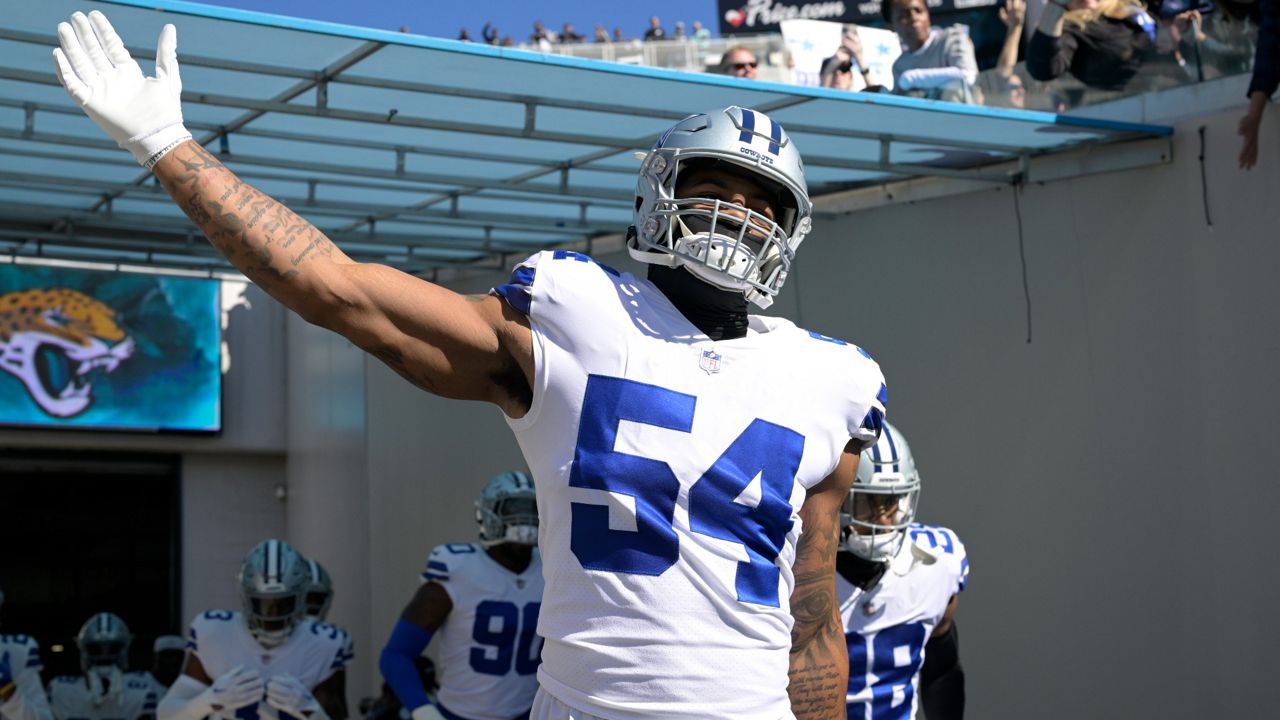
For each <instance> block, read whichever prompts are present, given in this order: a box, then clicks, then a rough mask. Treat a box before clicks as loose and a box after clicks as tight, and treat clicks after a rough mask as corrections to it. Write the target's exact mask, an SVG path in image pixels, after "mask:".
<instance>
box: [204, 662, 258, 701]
mask: <svg viewBox="0 0 1280 720" xmlns="http://www.w3.org/2000/svg"><path fill="white" fill-rule="evenodd" d="M264 687H265V685H264V683H263V682H262V675H261V674H259V673H258V671H257V670H252V669H247V668H245V666H243V665H237V666H235V667H233V668H231V669H230V670H228V671H226V672H225V673H223V674H222V675H220V676H219V677H218V679H217V680H214V681H213V687H212V688H210V697H209V702H210V703H211V704H213V705H216V706H219V707H222V708H223V709H226V710H239V709H240V708H242V707H245V706H246V705H253V704H254V703H256V702H259V701H261V700H262V693H263V688H264Z"/></svg>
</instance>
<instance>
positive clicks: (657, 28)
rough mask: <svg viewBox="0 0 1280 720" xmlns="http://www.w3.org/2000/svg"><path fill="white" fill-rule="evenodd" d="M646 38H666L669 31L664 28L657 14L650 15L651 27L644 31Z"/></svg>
mask: <svg viewBox="0 0 1280 720" xmlns="http://www.w3.org/2000/svg"><path fill="white" fill-rule="evenodd" d="M644 39H645V40H666V39H667V31H666V30H663V29H662V21H661V20H659V19H658V16H657V15H653V16H650V17H649V29H648V30H645V31H644Z"/></svg>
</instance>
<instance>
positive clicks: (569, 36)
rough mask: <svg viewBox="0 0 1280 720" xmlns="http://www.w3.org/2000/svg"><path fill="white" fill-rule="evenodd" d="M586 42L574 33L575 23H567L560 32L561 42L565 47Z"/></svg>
mask: <svg viewBox="0 0 1280 720" xmlns="http://www.w3.org/2000/svg"><path fill="white" fill-rule="evenodd" d="M584 40H586V38H585V37H583V36H581V35H579V34H578V33H576V32H574V31H573V23H571V22H567V23H565V24H564V28H562V29H561V31H560V42H561V43H562V44H565V45H569V44H572V43H580V42H582V41H584Z"/></svg>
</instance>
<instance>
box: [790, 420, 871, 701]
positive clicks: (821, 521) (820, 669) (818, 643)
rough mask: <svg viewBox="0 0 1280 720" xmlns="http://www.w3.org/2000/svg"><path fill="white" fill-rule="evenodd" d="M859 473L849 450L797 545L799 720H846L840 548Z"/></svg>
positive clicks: (809, 511)
mask: <svg viewBox="0 0 1280 720" xmlns="http://www.w3.org/2000/svg"><path fill="white" fill-rule="evenodd" d="M857 472H858V451H857V449H854V448H853V447H852V443H851V444H850V447H848V448H846V449H845V452H844V454H843V455H841V457H840V462H839V464H838V465H837V466H836V469H835V472H833V473H831V475H829V476H828V477H827V478H826V479H825V480H823V481H822V482H821V483H818V484H817V485H815V486H813V487H812V488H810V490H809V493H808V495H807V496H806V497H805V501H804V505H802V506H801V507H800V517H801V520H802V523H803V524H802V526H801V527H802V528H803V532H802V534H801V536H800V540H799V542H798V544H797V545H796V561H795V564H794V565H793V566H792V567H793V572H794V573H795V589H793V590H792V591H791V615H792V617H793V618H794V620H795V625H793V626H792V630H791V671H790V684H789V685H788V686H787V694H788V695H790V697H791V712H792V713H794V714H795V716H796V719H797V720H807V719H810V718H812V719H813V720H822V719H825V718H832V717H842V716H843V715H844V698H845V688H846V687H847V685H848V680H849V653H848V648H847V647H846V645H845V639H844V627H843V625H842V624H841V622H840V606H839V604H838V603H837V602H836V582H835V577H836V576H835V568H836V548H837V546H838V543H839V538H840V505H841V503H843V502H844V498H845V497H846V496H847V495H848V494H849V486H850V485H851V484H852V483H853V478H854V477H855V476H856V475H857Z"/></svg>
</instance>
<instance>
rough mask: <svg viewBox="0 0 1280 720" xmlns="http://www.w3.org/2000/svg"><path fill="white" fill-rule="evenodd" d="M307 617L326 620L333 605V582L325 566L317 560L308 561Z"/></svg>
mask: <svg viewBox="0 0 1280 720" xmlns="http://www.w3.org/2000/svg"><path fill="white" fill-rule="evenodd" d="M307 578H308V580H309V582H308V584H307V598H306V603H307V612H306V615H307V617H309V618H311V619H312V620H324V619H325V616H326V615H328V614H329V606H330V605H332V604H333V580H332V579H331V578H330V577H329V572H328V571H327V570H325V569H324V566H323V565H321V564H320V563H319V562H317V561H315V560H311V559H308V560H307Z"/></svg>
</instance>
